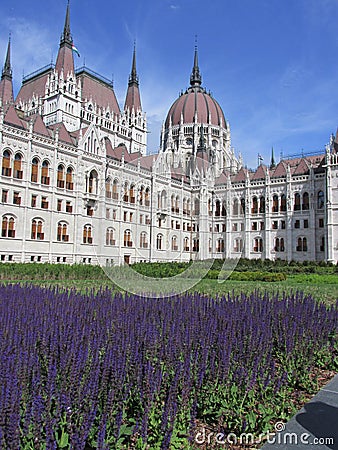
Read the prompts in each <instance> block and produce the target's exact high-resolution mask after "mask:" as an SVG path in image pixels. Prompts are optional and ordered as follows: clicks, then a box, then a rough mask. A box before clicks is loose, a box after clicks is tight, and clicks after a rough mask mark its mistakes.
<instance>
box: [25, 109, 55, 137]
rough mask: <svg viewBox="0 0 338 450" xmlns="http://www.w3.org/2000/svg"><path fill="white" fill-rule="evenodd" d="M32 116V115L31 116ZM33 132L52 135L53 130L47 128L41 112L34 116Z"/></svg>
mask: <svg viewBox="0 0 338 450" xmlns="http://www.w3.org/2000/svg"><path fill="white" fill-rule="evenodd" d="M30 118H32V117H30ZM33 132H34V133H37V134H41V135H43V136H47V137H51V132H50V131H49V130H48V129H47V127H46V125H45V124H44V121H43V120H42V117H41V116H40V115H39V114H36V116H35V117H34V118H33Z"/></svg>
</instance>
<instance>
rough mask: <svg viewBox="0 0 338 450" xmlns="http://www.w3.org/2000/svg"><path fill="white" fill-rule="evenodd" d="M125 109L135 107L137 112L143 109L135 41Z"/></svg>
mask: <svg viewBox="0 0 338 450" xmlns="http://www.w3.org/2000/svg"><path fill="white" fill-rule="evenodd" d="M124 109H125V110H127V109H129V110H130V112H131V111H132V109H134V111H135V112H137V111H141V110H142V107H141V96H140V90H139V81H138V75H137V71H136V45H135V42H134V51H133V61H132V66H131V72H130V75H129V80H128V89H127V95H126V101H125V103H124Z"/></svg>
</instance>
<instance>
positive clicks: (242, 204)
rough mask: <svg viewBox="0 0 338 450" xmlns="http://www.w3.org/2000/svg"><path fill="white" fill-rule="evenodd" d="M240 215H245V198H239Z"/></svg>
mask: <svg viewBox="0 0 338 450" xmlns="http://www.w3.org/2000/svg"><path fill="white" fill-rule="evenodd" d="M240 213H241V214H245V198H241V210H240Z"/></svg>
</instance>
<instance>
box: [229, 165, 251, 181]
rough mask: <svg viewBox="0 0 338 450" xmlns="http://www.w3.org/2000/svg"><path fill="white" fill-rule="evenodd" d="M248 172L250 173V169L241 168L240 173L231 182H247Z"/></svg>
mask: <svg viewBox="0 0 338 450" xmlns="http://www.w3.org/2000/svg"><path fill="white" fill-rule="evenodd" d="M248 172H249V171H248V169H245V168H244V167H241V169H240V170H239V172H238V173H237V174H236V175H234V176H233V177H232V180H231V181H232V182H233V183H241V182H243V181H245V180H246V176H247V173H248Z"/></svg>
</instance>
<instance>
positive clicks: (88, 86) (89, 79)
mask: <svg viewBox="0 0 338 450" xmlns="http://www.w3.org/2000/svg"><path fill="white" fill-rule="evenodd" d="M76 77H77V79H78V80H80V81H81V86H82V100H85V99H86V100H88V101H90V100H92V101H93V102H94V103H96V105H97V106H98V107H99V108H109V109H110V111H112V112H114V113H115V114H118V115H119V114H120V108H119V105H118V103H117V99H116V96H115V92H114V89H113V87H112V85H110V84H108V83H107V82H105V81H104V80H102V79H100V78H99V77H98V76H95V75H94V74H93V73H90V72H89V71H88V70H86V69H85V68H83V69H81V70H80V71H79V72H78V71H77V72H76Z"/></svg>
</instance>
